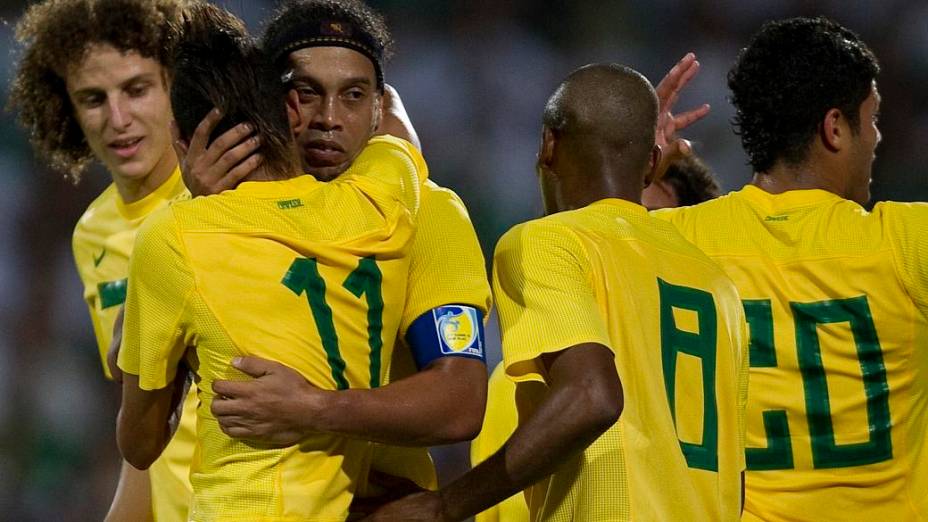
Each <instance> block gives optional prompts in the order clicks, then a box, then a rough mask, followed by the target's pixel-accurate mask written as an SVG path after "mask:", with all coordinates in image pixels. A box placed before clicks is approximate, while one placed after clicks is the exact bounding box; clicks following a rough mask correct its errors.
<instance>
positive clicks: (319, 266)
mask: <svg viewBox="0 0 928 522" xmlns="http://www.w3.org/2000/svg"><path fill="white" fill-rule="evenodd" d="M425 175H426V169H425V165H424V161H423V160H422V157H421V156H420V155H419V153H418V151H417V150H416V149H415V148H414V147H412V145H410V144H409V143H407V142H405V141H402V140H399V139H396V138H391V137H377V138H373V139H372V140H371V141H370V142H369V143H368V145H367V147H366V148H365V149H364V151H362V152H361V154H360V155H359V156H358V158H357V159H356V160H355V162H354V163H353V165H352V167H351V168H350V169H349V170H348V171H346V172H345V173H344V174H343V175H342V176H340V177H339V178H338V179H337V180H335V181H331V182H329V183H322V182H319V181H316V180H315V179H314V178H312V177H311V176H308V175H303V176H298V177H296V178H292V179H289V180H285V181H266V182H245V183H241V184H240V185H239V186H238V187H237V188H236V189H235V190H232V191H227V192H223V193H222V194H218V195H214V196H209V197H203V198H196V199H193V200H190V201H186V202H180V203H176V204H174V205H172V206H170V207H169V208H167V209H165V210H164V211H162V212H159V213H158V214H156V215H154V216H152V217H151V218H149V220H148V221H147V222H146V223H145V224H144V225H143V227H142V229H141V230H140V232H139V236H138V239H137V241H136V245H135V252H134V254H133V257H132V260H131V263H130V276H129V292H128V297H127V301H126V317H125V326H124V332H123V349H122V351H121V353H120V359H119V365H120V367H121V368H122V369H123V370H124V371H126V372H127V373H130V374H135V375H138V376H139V386H140V387H141V388H142V389H146V390H155V389H161V388H164V387H165V386H167V385H169V384H170V383H171V382H172V381H173V379H174V378H175V374H176V372H177V367H178V364H179V362H180V361H181V360H182V359H183V360H184V361H185V362H186V363H187V365H188V366H189V367H190V368H192V369H193V371H194V372H195V375H196V382H197V385H198V396H199V400H200V405H199V408H198V410H197V414H196V417H197V449H196V454H195V456H194V459H193V464H192V467H191V483H192V484H193V489H194V500H193V504H192V507H191V513H190V517H191V519H193V520H196V521H244V520H249V521H315V522H324V521H336V520H339V521H341V520H344V519H345V517H346V516H347V513H348V505H349V503H350V502H351V498H352V495H353V493H354V492H355V490H356V488H357V485H358V483H359V481H360V480H361V478H362V477H363V476H365V474H366V472H367V466H369V464H370V444H369V443H368V442H366V441H361V440H357V439H348V438H344V437H337V436H333V435H328V434H319V435H316V436H312V437H309V438H307V439H305V440H303V441H301V442H300V443H299V444H296V445H293V446H290V447H286V448H276V447H267V446H261V445H256V444H252V443H248V442H245V441H241V440H236V439H232V438H230V437H228V436H227V435H225V434H224V433H222V431H221V430H220V428H219V425H218V422H217V421H216V419H215V418H214V417H213V415H212V413H211V412H210V405H211V403H212V401H213V399H214V393H213V391H212V383H213V382H214V381H215V380H217V379H242V378H243V377H244V376H243V375H242V374H240V373H238V372H237V371H236V370H234V369H233V368H232V367H231V366H230V363H231V361H232V358H234V357H236V356H244V355H251V356H257V357H262V358H266V359H272V360H276V361H279V362H281V363H282V364H285V365H287V366H289V367H291V368H294V369H295V370H296V371H298V372H300V373H301V374H302V375H303V376H305V377H306V378H307V380H309V381H310V382H311V383H312V384H313V385H315V386H317V387H319V388H323V389H329V390H340V389H346V388H350V387H353V388H374V387H377V386H380V385H381V383H382V382H383V379H384V377H385V374H386V367H387V364H386V362H387V361H389V360H390V357H391V354H392V351H393V344H394V340H395V339H396V334H397V331H398V330H399V325H400V320H401V317H402V311H403V307H404V303H405V301H406V284H407V274H408V271H409V258H408V251H409V245H410V242H411V240H412V236H413V234H414V232H415V227H414V217H415V213H416V212H417V209H418V205H419V191H420V184H421V181H423V180H424V178H425ZM346 414H347V412H346Z"/></svg>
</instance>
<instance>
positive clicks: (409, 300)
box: [373, 181, 491, 489]
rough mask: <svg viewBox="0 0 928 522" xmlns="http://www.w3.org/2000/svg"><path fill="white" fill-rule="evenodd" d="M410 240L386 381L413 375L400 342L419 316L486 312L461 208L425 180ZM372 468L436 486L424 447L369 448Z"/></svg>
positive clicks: (481, 266)
mask: <svg viewBox="0 0 928 522" xmlns="http://www.w3.org/2000/svg"><path fill="white" fill-rule="evenodd" d="M417 225H418V226H417V229H416V237H415V239H414V240H413V243H412V249H411V250H410V253H409V258H410V267H409V282H408V286H407V293H406V308H405V310H404V311H403V320H402V322H401V323H400V339H399V340H398V341H399V342H398V343H397V349H396V351H395V352H394V356H393V362H392V364H391V367H390V378H389V380H390V381H394V380H398V379H402V378H403V377H406V376H408V375H411V374H412V373H415V371H416V367H415V363H414V362H413V360H412V356H411V355H410V352H409V347H408V346H406V345H405V341H404V340H403V338H404V337H405V334H406V329H407V328H408V327H409V325H410V324H412V322H413V321H415V320H416V319H417V318H418V317H419V316H420V315H422V314H424V313H426V312H428V311H429V310H431V309H433V308H436V307H438V306H442V305H447V304H464V305H470V306H473V307H475V308H477V309H479V310H482V311H483V317H484V320H486V317H487V316H488V315H489V310H490V303H491V297H490V283H489V282H488V281H487V270H486V262H485V260H484V258H483V252H482V250H481V249H480V243H479V241H477V234H476V232H474V226H473V224H471V222H470V217H469V216H468V215H467V209H466V208H465V207H464V203H463V202H462V201H461V198H459V197H458V195H457V194H455V193H454V192H452V191H451V190H448V189H446V188H442V187H439V186H438V185H436V184H435V183H432V182H431V181H427V182H426V183H425V184H424V185H423V186H422V203H421V206H420V209H419V219H418V221H417ZM374 459H375V460H374V464H373V467H374V468H375V469H377V470H378V471H382V472H385V473H389V474H391V475H395V476H400V477H405V478H408V479H410V480H412V481H414V482H416V483H417V484H419V485H420V486H422V487H424V488H428V489H435V488H436V487H438V480H437V478H436V476H435V467H434V466H433V464H432V460H431V458H430V457H429V453H428V450H427V449H426V448H401V447H393V446H384V445H380V444H377V445H376V446H375V453H374Z"/></svg>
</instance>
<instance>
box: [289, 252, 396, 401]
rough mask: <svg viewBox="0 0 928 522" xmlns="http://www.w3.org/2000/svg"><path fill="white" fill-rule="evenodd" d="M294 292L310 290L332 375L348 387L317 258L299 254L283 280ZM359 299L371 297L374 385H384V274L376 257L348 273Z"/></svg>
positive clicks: (348, 284) (308, 297) (342, 387)
mask: <svg viewBox="0 0 928 522" xmlns="http://www.w3.org/2000/svg"><path fill="white" fill-rule="evenodd" d="M281 283H283V285H284V286H286V287H287V288H289V289H290V290H291V291H292V292H293V293H294V294H296V295H301V294H303V293H304V292H305V293H306V300H307V301H309V309H310V310H311V311H312V314H313V320H314V321H315V323H316V329H317V330H318V331H319V337H320V338H321V339H322V348H323V349H324V350H325V354H326V359H327V361H328V363H329V367H330V368H331V369H332V378H333V379H334V380H335V386H336V387H337V388H338V389H339V390H346V389H348V379H346V378H345V360H344V359H343V358H342V354H341V351H340V350H339V348H338V334H337V333H336V332H335V322H334V320H333V319H332V308H331V307H330V306H329V303H327V302H326V299H325V279H323V278H322V276H320V275H319V267H318V266H317V264H316V260H315V259H307V258H304V257H299V258H297V259H295V260H294V261H293V264H291V265H290V269H289V270H287V274H286V275H284V278H283V280H282V281H281ZM342 286H344V287H345V288H346V289H347V290H348V291H349V292H351V293H352V295H354V296H355V297H357V298H359V299H360V298H361V296H364V297H365V298H366V299H367V335H368V338H367V343H368V346H369V347H370V385H371V388H376V387H378V386H380V366H381V364H380V357H381V350H382V348H383V336H382V334H383V293H382V286H383V274H382V273H381V272H380V268H379V267H378V266H377V261H375V260H374V258H373V257H365V258H363V259H361V261H360V262H359V263H358V268H356V269H355V270H354V271H353V272H351V273H350V274H349V275H348V278H347V279H345V282H344V283H343V284H342Z"/></svg>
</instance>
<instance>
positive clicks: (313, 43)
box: [268, 20, 383, 92]
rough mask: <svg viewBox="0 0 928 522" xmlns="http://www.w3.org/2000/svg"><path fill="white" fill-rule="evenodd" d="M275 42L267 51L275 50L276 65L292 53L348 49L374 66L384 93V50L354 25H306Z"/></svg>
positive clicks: (380, 88)
mask: <svg viewBox="0 0 928 522" xmlns="http://www.w3.org/2000/svg"><path fill="white" fill-rule="evenodd" d="M275 40H276V41H274V42H268V47H269V48H270V49H268V50H269V51H270V50H271V49H273V59H274V63H279V62H280V61H281V60H284V59H286V58H287V57H288V56H290V53H292V52H295V51H299V50H300V49H306V48H308V47H345V48H348V49H351V50H354V51H357V52H359V53H361V54H363V55H364V56H366V57H367V58H368V59H369V60H370V61H371V63H373V64H374V72H375V73H376V75H377V89H378V90H379V91H381V92H383V47H381V46H380V45H378V43H377V42H376V41H374V39H373V38H372V37H371V36H370V35H369V34H367V33H366V32H365V31H362V30H360V28H359V27H358V26H357V25H355V24H353V23H352V22H346V21H341V20H323V21H321V22H320V23H318V24H303V25H301V26H296V27H293V28H292V29H290V30H289V31H287V32H286V33H284V34H281V35H280V36H279V37H278V38H276V39H275Z"/></svg>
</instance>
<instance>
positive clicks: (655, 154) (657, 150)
mask: <svg viewBox="0 0 928 522" xmlns="http://www.w3.org/2000/svg"><path fill="white" fill-rule="evenodd" d="M662 155H663V151H662V150H661V146H660V145H658V144H657V143H655V144H654V146H653V147H651V154H650V155H649V156H648V171H647V172H646V173H645V175H644V186H645V187H647V186H648V185H650V184H651V183H652V182H653V181H654V180H655V179H657V178H658V177H659V175H662V174H663V172H658V171H659V170H660V168H661V156H662Z"/></svg>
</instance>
